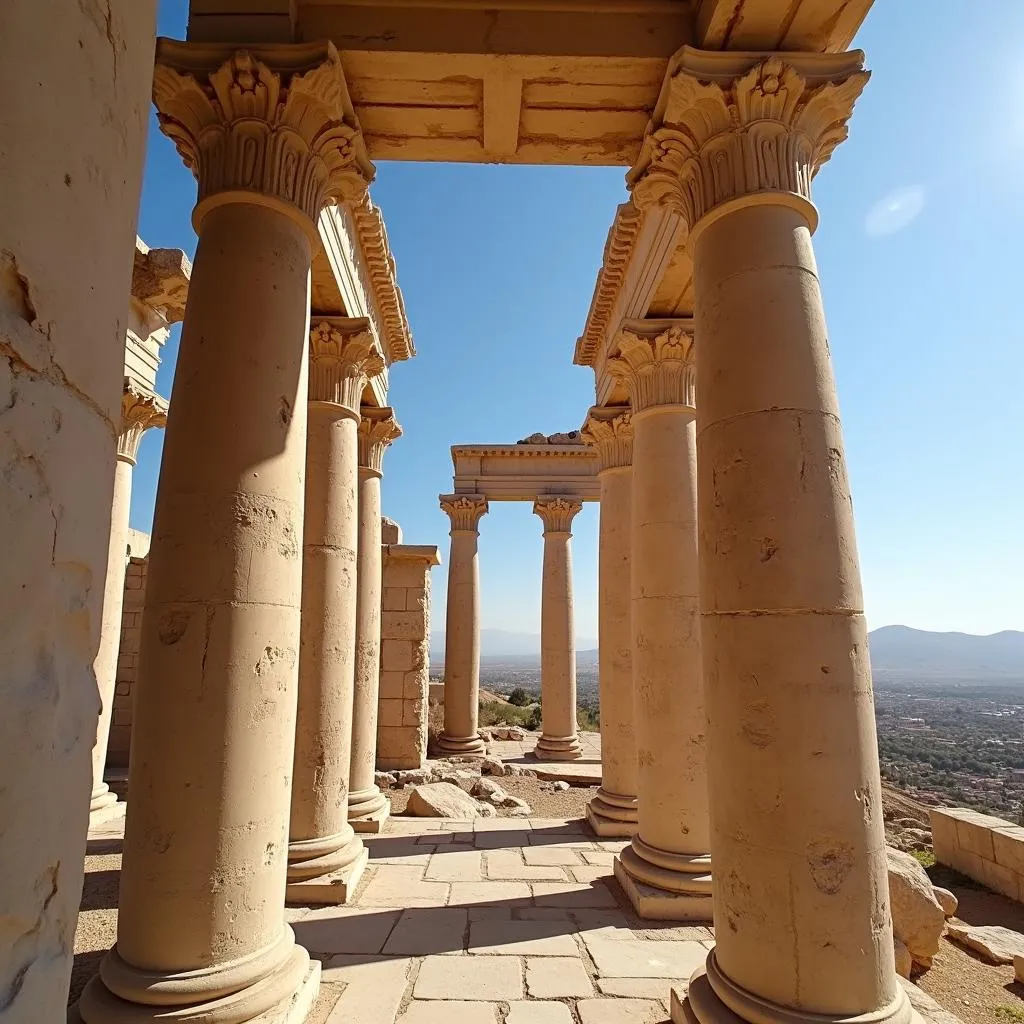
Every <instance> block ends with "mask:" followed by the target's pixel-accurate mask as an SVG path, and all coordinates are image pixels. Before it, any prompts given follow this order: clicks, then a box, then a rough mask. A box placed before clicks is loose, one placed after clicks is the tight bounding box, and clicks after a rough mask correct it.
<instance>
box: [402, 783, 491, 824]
mask: <svg viewBox="0 0 1024 1024" xmlns="http://www.w3.org/2000/svg"><path fill="white" fill-rule="evenodd" d="M406 811H407V813H409V814H413V815H416V817H419V818H457V819H461V820H466V819H467V818H479V817H483V816H484V815H482V814H481V813H480V804H479V803H477V801H476V800H474V799H473V798H472V797H471V796H470V795H469V794H468V793H466V792H464V791H463V790H461V789H460V788H459V787H458V786H455V785H452V783H450V782H430V783H427V784H426V785H423V786H417V787H416V788H415V789H414V790H413V791H412V793H411V794H410V795H409V803H408V805H407V807H406Z"/></svg>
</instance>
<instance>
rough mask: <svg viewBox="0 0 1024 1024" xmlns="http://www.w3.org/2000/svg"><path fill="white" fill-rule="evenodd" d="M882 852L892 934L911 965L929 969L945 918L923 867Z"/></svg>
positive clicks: (907, 858) (910, 859) (907, 857)
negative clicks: (885, 859)
mask: <svg viewBox="0 0 1024 1024" xmlns="http://www.w3.org/2000/svg"><path fill="white" fill-rule="evenodd" d="M885 852H886V854H887V855H888V859H889V902H890V903H891V904H892V929H893V934H894V935H895V937H896V938H897V939H899V940H900V941H901V942H903V943H904V945H905V946H906V947H907V949H908V950H909V951H910V955H911V957H912V958H913V961H914V963H915V964H918V965H919V966H921V967H925V968H927V967H931V965H932V957H933V956H935V954H936V953H937V952H938V951H939V939H940V938H941V937H942V929H943V927H944V925H945V923H946V915H945V914H944V913H943V912H942V907H941V905H940V904H939V901H938V900H937V899H936V898H935V895H934V894H933V892H932V883H931V881H930V880H929V878H928V876H927V875H926V874H925V871H924V868H922V867H921V865H920V864H918V862H917V861H916V860H914V858H913V857H911V856H910V854H909V853H902V852H901V851H899V850H894V849H893V848H892V847H886V851H885ZM1022 952H1024V950H1022Z"/></svg>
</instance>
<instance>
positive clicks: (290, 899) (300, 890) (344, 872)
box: [284, 844, 370, 905]
mask: <svg viewBox="0 0 1024 1024" xmlns="http://www.w3.org/2000/svg"><path fill="white" fill-rule="evenodd" d="M369 859H370V851H369V850H367V849H366V847H365V846H362V844H360V851H359V854H358V855H357V856H356V858H355V860H353V861H352V862H351V863H350V864H347V865H346V866H345V867H343V868H338V869H337V870H336V871H331V872H329V873H327V874H323V875H316V876H315V877H313V878H303V879H302V880H300V881H294V882H293V881H291V880H290V879H289V881H288V884H287V886H286V887H285V896H284V898H285V902H286V903H318V904H335V905H338V904H342V903H348V901H349V900H350V899H352V897H353V896H354V895H355V891H356V889H357V888H358V887H359V881H360V879H361V878H362V877H363V872H364V871H365V870H366V864H367V862H368V861H369Z"/></svg>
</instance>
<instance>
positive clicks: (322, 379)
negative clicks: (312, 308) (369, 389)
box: [309, 317, 384, 418]
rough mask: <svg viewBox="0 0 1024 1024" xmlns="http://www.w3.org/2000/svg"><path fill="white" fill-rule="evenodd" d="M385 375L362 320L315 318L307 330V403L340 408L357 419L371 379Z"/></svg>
mask: <svg viewBox="0 0 1024 1024" xmlns="http://www.w3.org/2000/svg"><path fill="white" fill-rule="evenodd" d="M383 372H384V359H383V357H382V356H381V355H380V353H379V352H378V351H376V350H375V343H374V338H373V333H372V331H371V330H370V323H369V321H368V320H366V319H365V318H360V319H349V318H348V317H316V318H315V319H314V320H313V323H312V325H311V326H310V330H309V400H310V401H311V402H330V403H332V404H334V405H340V406H342V407H343V408H345V409H346V410H347V411H348V412H350V413H351V414H352V415H353V416H355V417H357V418H358V417H359V403H360V400H361V399H362V396H363V389H364V388H365V387H366V383H367V381H368V380H369V379H370V377H373V376H375V375H376V374H378V373H383Z"/></svg>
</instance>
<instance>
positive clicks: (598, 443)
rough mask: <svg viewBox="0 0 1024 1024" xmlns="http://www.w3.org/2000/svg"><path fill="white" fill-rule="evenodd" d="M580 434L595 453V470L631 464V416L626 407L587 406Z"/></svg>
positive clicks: (618, 467) (621, 467) (602, 470)
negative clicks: (596, 465) (587, 409)
mask: <svg viewBox="0 0 1024 1024" xmlns="http://www.w3.org/2000/svg"><path fill="white" fill-rule="evenodd" d="M580 437H582V438H583V440H584V442H585V443H586V444H588V445H590V447H591V448H593V449H594V451H595V452H596V453H597V461H598V465H599V467H600V469H599V470H598V471H599V472H604V470H606V469H623V468H627V467H629V466H631V465H632V464H633V417H632V415H631V413H630V410H629V408H628V407H618V406H613V407H608V406H599V405H595V406H593V407H591V409H590V411H589V412H588V413H587V420H586V422H585V423H584V424H583V427H582V428H581V429H580Z"/></svg>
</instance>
